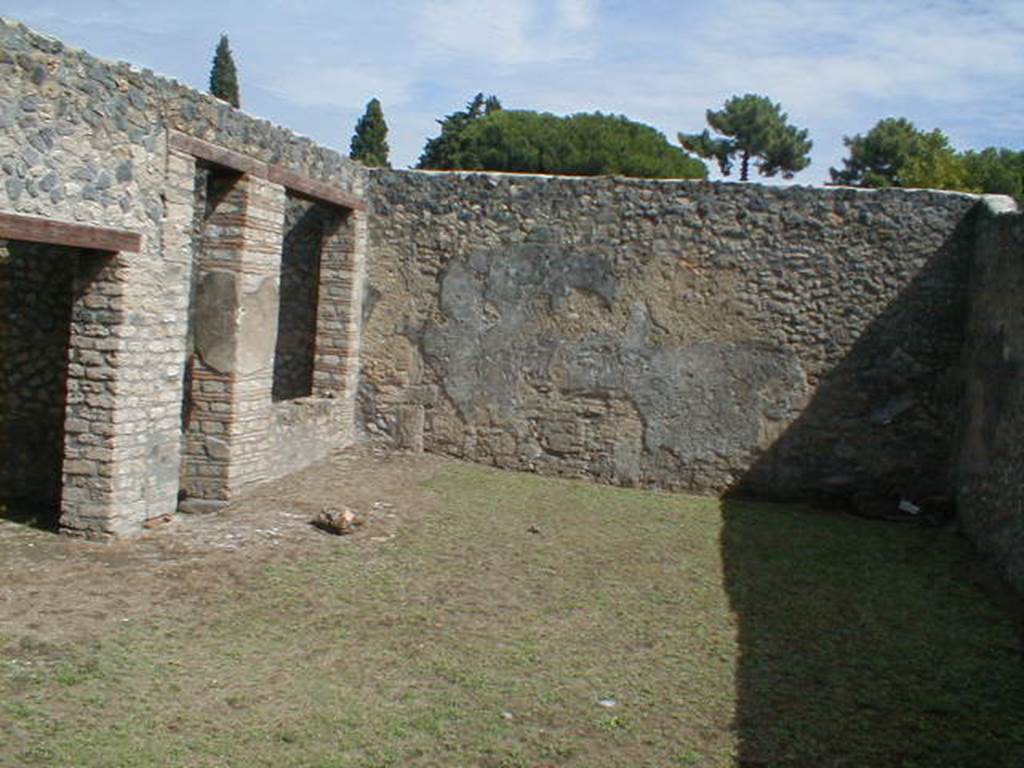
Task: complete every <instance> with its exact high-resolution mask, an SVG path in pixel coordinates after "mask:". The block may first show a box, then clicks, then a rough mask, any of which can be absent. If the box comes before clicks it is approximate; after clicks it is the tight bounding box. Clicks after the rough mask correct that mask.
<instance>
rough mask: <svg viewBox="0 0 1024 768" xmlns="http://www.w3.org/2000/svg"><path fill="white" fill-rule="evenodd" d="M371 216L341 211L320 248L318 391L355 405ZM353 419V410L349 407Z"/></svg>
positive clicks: (315, 381)
mask: <svg viewBox="0 0 1024 768" xmlns="http://www.w3.org/2000/svg"><path fill="white" fill-rule="evenodd" d="M366 241H367V218H366V213H365V212H362V211H348V212H347V213H345V214H341V213H340V212H339V215H338V218H337V219H336V221H335V226H334V227H331V228H329V229H326V230H325V232H324V239H323V245H322V249H321V252H320V288H319V301H318V310H317V329H316V351H315V356H314V361H313V394H314V395H316V396H319V397H325V396H326V397H337V398H343V399H344V400H345V401H346V404H347V405H349V406H350V407H352V409H353V412H354V403H355V396H356V390H357V387H358V383H359V338H360V327H361V324H362V311H363V281H364V272H365V269H364V266H365V265H364V262H365V254H366ZM348 415H349V418H351V416H352V412H348Z"/></svg>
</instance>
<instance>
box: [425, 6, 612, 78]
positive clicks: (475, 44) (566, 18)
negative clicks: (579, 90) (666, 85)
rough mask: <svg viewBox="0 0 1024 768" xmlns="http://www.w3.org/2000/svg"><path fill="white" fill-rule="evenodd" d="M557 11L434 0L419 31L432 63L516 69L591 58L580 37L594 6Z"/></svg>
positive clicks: (588, 48)
mask: <svg viewBox="0 0 1024 768" xmlns="http://www.w3.org/2000/svg"><path fill="white" fill-rule="evenodd" d="M558 6H559V7H558V8H557V13H552V9H551V8H550V7H549V5H548V4H546V3H541V2H539V1H538V0H502V2H495V3H482V2H479V1H478V0H430V2H427V3H425V4H424V5H423V7H422V10H421V12H420V16H419V18H418V21H417V23H416V25H415V30H416V33H417V36H418V37H419V39H420V43H421V47H422V49H423V52H424V53H425V54H426V57H427V58H429V59H436V58H437V57H438V56H440V57H448V58H451V57H454V58H458V59H469V60H473V61H475V62H476V63H477V65H478V66H487V65H488V64H498V65H502V66H516V65H522V64H535V63H553V62H557V61H561V60H565V59H574V58H586V57H589V56H590V55H591V54H592V48H591V46H590V45H589V44H588V42H587V41H586V40H585V39H582V38H581V36H580V35H579V34H577V33H579V32H581V31H583V30H585V29H586V28H587V27H589V25H590V20H591V19H592V15H591V13H590V11H591V5H590V3H589V2H588V0H562V1H561V2H559V4H558Z"/></svg>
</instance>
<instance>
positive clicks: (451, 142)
mask: <svg viewBox="0 0 1024 768" xmlns="http://www.w3.org/2000/svg"><path fill="white" fill-rule="evenodd" d="M500 111H501V102H500V101H499V100H498V97H497V96H494V95H493V94H492V95H490V96H487V97H484V95H483V94H482V93H478V94H477V95H476V96H474V97H473V98H472V99H470V100H469V103H468V104H466V108H465V109H464V110H462V111H461V112H453V113H452V114H450V115H446V116H445V117H444V118H443V119H441V120H438V121H437V122H438V124H440V126H441V135H440V136H435V137H434V138H432V139H428V140H427V143H426V146H424V148H423V154H422V155H420V159H419V162H418V163H417V165H416V167H417V168H432V169H442V170H451V169H453V168H459V167H461V166H459V165H458V164H457V163H458V160H457V158H459V157H460V156H461V155H462V153H463V151H464V149H463V139H462V134H463V133H464V132H465V130H466V129H467V128H468V127H469V126H470V125H472V124H473V123H474V122H475V121H477V120H479V119H481V118H483V117H486V116H487V115H490V114H493V113H495V112H500Z"/></svg>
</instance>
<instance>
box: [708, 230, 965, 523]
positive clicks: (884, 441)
mask: <svg viewBox="0 0 1024 768" xmlns="http://www.w3.org/2000/svg"><path fill="white" fill-rule="evenodd" d="M974 218H975V215H974V214H971V215H969V216H967V217H965V218H964V220H963V221H962V222H961V223H960V225H959V226H958V227H957V229H956V230H955V231H954V232H953V234H952V235H951V236H950V237H949V238H948V239H947V240H946V242H945V243H944V244H943V245H942V247H941V248H940V249H939V250H938V251H937V252H936V253H935V254H934V255H933V257H932V258H931V259H930V260H929V261H928V263H927V264H926V265H925V266H924V267H923V268H922V270H921V272H920V273H919V274H918V275H917V276H916V277H914V278H913V279H912V280H911V281H910V282H909V283H908V284H907V286H906V287H905V288H904V289H903V290H902V291H901V293H900V294H899V295H898V296H897V297H896V298H895V299H894V300H893V301H892V302H890V304H889V305H888V306H887V307H886V308H885V310H884V311H883V312H882V313H881V314H880V315H879V316H878V317H876V318H875V319H874V320H873V321H872V322H871V324H870V325H869V326H868V327H867V328H866V329H865V330H864V332H863V333H862V334H861V335H860V336H859V337H858V338H857V339H856V341H854V343H853V345H852V347H851V348H850V350H849V352H848V353H847V354H846V355H845V357H844V358H843V359H842V360H841V361H840V362H839V363H838V364H837V365H835V366H834V367H832V368H831V369H830V370H828V371H827V373H825V375H824V377H823V378H822V379H821V380H820V381H818V382H811V383H812V384H815V385H816V389H815V391H814V395H813V397H812V398H811V400H810V402H809V403H808V404H807V406H806V407H805V408H804V409H803V410H802V411H801V414H800V416H798V417H797V419H796V420H795V421H793V422H792V423H791V424H790V425H789V426H788V427H787V428H786V429H785V430H784V431H783V432H782V434H781V435H780V436H779V437H778V439H777V440H776V441H775V442H774V443H773V444H772V445H771V446H770V447H769V448H767V449H766V450H765V451H764V452H763V453H762V454H761V455H760V456H759V457H758V458H757V459H756V460H755V461H754V462H753V463H752V465H751V466H750V468H749V469H748V470H746V471H745V472H744V473H743V474H742V476H741V477H740V478H739V479H738V480H737V481H736V482H735V483H734V484H733V486H732V488H731V489H730V490H729V492H728V493H727V494H726V495H727V496H728V497H731V498H743V497H756V498H762V499H774V500H780V501H782V500H801V501H814V502H817V503H819V504H821V505H822V506H836V507H840V508H846V509H849V510H851V511H856V512H858V513H861V514H866V515H868V516H872V517H884V516H889V515H891V514H899V510H898V505H899V502H900V501H901V499H907V500H909V501H912V502H914V503H915V504H916V505H917V506H919V507H922V508H923V513H925V514H930V515H936V516H938V517H940V518H941V517H945V516H946V515H947V514H948V513H949V511H950V502H949V499H950V497H951V492H952V488H951V459H952V451H953V445H952V440H953V434H954V432H955V425H956V421H957V413H956V409H957V401H958V398H959V393H958V389H959V383H958V372H959V361H960V355H961V349H962V346H963V340H964V323H965V320H966V310H967V273H968V265H969V254H970V237H971V233H972V230H973V226H974V223H973V222H974ZM852 279H856V275H853V276H852ZM834 323H835V329H836V332H837V333H841V332H842V323H843V318H842V317H836V318H834ZM937 371H938V372H945V373H939V374H938V375H937V374H936V372H937Z"/></svg>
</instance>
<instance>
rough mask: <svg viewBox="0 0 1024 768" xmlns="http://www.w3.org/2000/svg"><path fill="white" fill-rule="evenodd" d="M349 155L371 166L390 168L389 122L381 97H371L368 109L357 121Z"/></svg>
mask: <svg viewBox="0 0 1024 768" xmlns="http://www.w3.org/2000/svg"><path fill="white" fill-rule="evenodd" d="M348 156H349V157H351V158H352V159H353V160H359V161H361V162H362V163H363V164H364V165H368V166H370V167H371V168H390V167H391V163H390V162H389V161H388V124H387V123H386V122H384V110H382V109H381V107H380V100H379V99H376V98H374V99H370V101H369V103H367V105H366V111H365V112H364V113H363V116H362V117H360V118H359V121H358V122H357V123H356V130H355V133H354V134H352V145H351V149H350V151H349V153H348Z"/></svg>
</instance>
